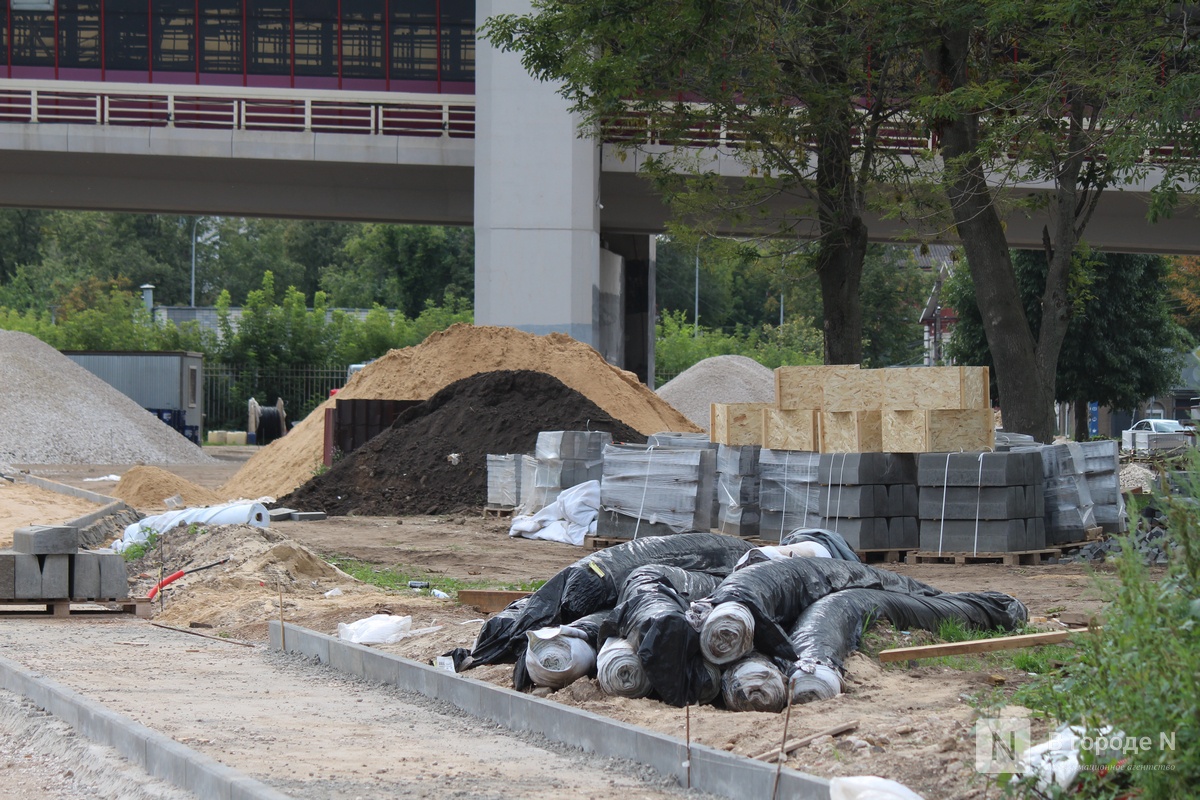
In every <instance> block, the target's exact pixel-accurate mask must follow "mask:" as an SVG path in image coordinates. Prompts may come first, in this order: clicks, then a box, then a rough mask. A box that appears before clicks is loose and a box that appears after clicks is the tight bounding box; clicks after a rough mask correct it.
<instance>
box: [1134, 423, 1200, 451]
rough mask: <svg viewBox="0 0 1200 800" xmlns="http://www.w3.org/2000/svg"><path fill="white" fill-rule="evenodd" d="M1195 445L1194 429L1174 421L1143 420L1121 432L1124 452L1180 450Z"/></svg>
mask: <svg viewBox="0 0 1200 800" xmlns="http://www.w3.org/2000/svg"><path fill="white" fill-rule="evenodd" d="M1195 445H1196V429H1195V428H1191V427H1188V426H1187V425H1184V424H1183V423H1182V422H1180V421H1179V420H1176V419H1143V420H1139V421H1137V422H1135V423H1134V424H1133V427H1131V428H1130V429H1129V430H1127V431H1122V432H1121V446H1122V447H1123V448H1125V449H1126V450H1136V451H1146V450H1181V449H1183V448H1185V447H1194V446H1195Z"/></svg>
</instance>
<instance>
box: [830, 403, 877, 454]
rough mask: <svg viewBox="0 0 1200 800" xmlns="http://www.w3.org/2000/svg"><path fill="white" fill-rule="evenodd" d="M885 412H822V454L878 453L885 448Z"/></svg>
mask: <svg viewBox="0 0 1200 800" xmlns="http://www.w3.org/2000/svg"><path fill="white" fill-rule="evenodd" d="M882 418H883V412H882V411H824V412H822V413H821V452H822V453H877V452H881V451H882V450H883V424H882Z"/></svg>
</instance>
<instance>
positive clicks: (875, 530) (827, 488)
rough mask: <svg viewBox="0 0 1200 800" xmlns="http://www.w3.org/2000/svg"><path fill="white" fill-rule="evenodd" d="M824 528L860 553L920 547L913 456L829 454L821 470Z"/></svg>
mask: <svg viewBox="0 0 1200 800" xmlns="http://www.w3.org/2000/svg"><path fill="white" fill-rule="evenodd" d="M817 480H818V483H819V485H820V492H819V495H818V510H819V513H820V514H821V524H820V527H822V528H826V529H828V530H833V531H837V532H838V533H840V534H841V535H842V537H843V538H844V539H845V540H846V542H847V544H849V545H850V547H852V548H853V549H855V550H892V549H896V550H912V549H916V547H917V544H918V526H917V505H918V503H917V500H918V495H917V462H916V456H915V455H914V454H912V453H825V454H823V455H822V456H821V460H820V464H819V466H818V474H817Z"/></svg>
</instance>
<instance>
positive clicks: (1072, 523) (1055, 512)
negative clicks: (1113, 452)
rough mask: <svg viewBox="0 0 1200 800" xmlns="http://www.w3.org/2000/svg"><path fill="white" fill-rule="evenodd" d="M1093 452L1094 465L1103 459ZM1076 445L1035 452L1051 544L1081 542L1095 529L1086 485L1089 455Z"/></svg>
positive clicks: (1091, 449)
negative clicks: (1041, 477) (1037, 459)
mask: <svg viewBox="0 0 1200 800" xmlns="http://www.w3.org/2000/svg"><path fill="white" fill-rule="evenodd" d="M1114 444H1115V443H1114ZM1089 450H1090V451H1091V452H1093V454H1094V455H1093V458H1092V461H1093V463H1096V464H1098V465H1100V466H1103V465H1104V464H1105V463H1106V461H1107V460H1106V459H1104V458H1103V457H1102V455H1100V456H1098V455H1095V453H1096V452H1097V451H1098V448H1089ZM1089 450H1085V449H1084V448H1083V447H1082V446H1081V445H1080V444H1078V443H1076V442H1065V443H1063V444H1048V445H1043V446H1042V447H1039V448H1038V453H1039V454H1040V455H1041V458H1042V476H1043V479H1044V481H1045V484H1044V486H1045V495H1046V500H1045V502H1046V539H1047V541H1048V542H1049V543H1050V544H1069V543H1073V542H1082V541H1084V540H1085V539H1086V538H1087V532H1088V530H1089V529H1090V528H1094V527H1096V514H1095V510H1094V507H1095V503H1094V502H1093V501H1092V493H1091V490H1090V489H1089V488H1088V482H1087V477H1086V475H1087V473H1086V469H1087V463H1088V452H1089Z"/></svg>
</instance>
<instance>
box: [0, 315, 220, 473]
mask: <svg viewBox="0 0 1200 800" xmlns="http://www.w3.org/2000/svg"><path fill="white" fill-rule="evenodd" d="M3 461H7V462H11V463H13V464H134V463H138V462H141V463H148V464H207V463H209V462H210V461H211V459H210V458H209V457H208V456H206V455H204V452H203V451H202V450H201V449H200V448H199V447H196V446H195V445H194V444H192V443H191V442H189V441H188V440H187V439H185V438H183V437H182V436H180V435H179V434H178V433H176V432H175V431H174V430H172V429H171V428H170V427H168V426H167V425H164V424H163V423H162V422H161V421H160V420H159V419H158V418H157V417H156V416H154V415H153V414H151V413H150V412H149V411H146V410H145V409H144V408H142V407H141V406H139V405H138V404H137V403H135V402H133V400H131V399H129V398H128V397H126V396H125V395H123V394H121V392H119V391H117V390H116V389H114V388H113V387H111V386H109V385H108V384H107V383H105V382H104V381H102V380H100V379H99V378H97V377H96V376H95V375H93V374H92V373H90V372H88V371H87V370H86V369H84V368H83V367H81V366H79V365H78V364H76V363H75V362H74V361H72V360H71V359H69V358H67V357H66V356H64V355H63V354H62V353H60V352H58V351H57V350H55V349H54V348H53V347H51V346H50V345H48V344H46V343H45V342H42V341H41V340H39V339H37V338H35V337H33V336H30V335H29V334H27V333H18V332H16V331H0V462H3Z"/></svg>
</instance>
